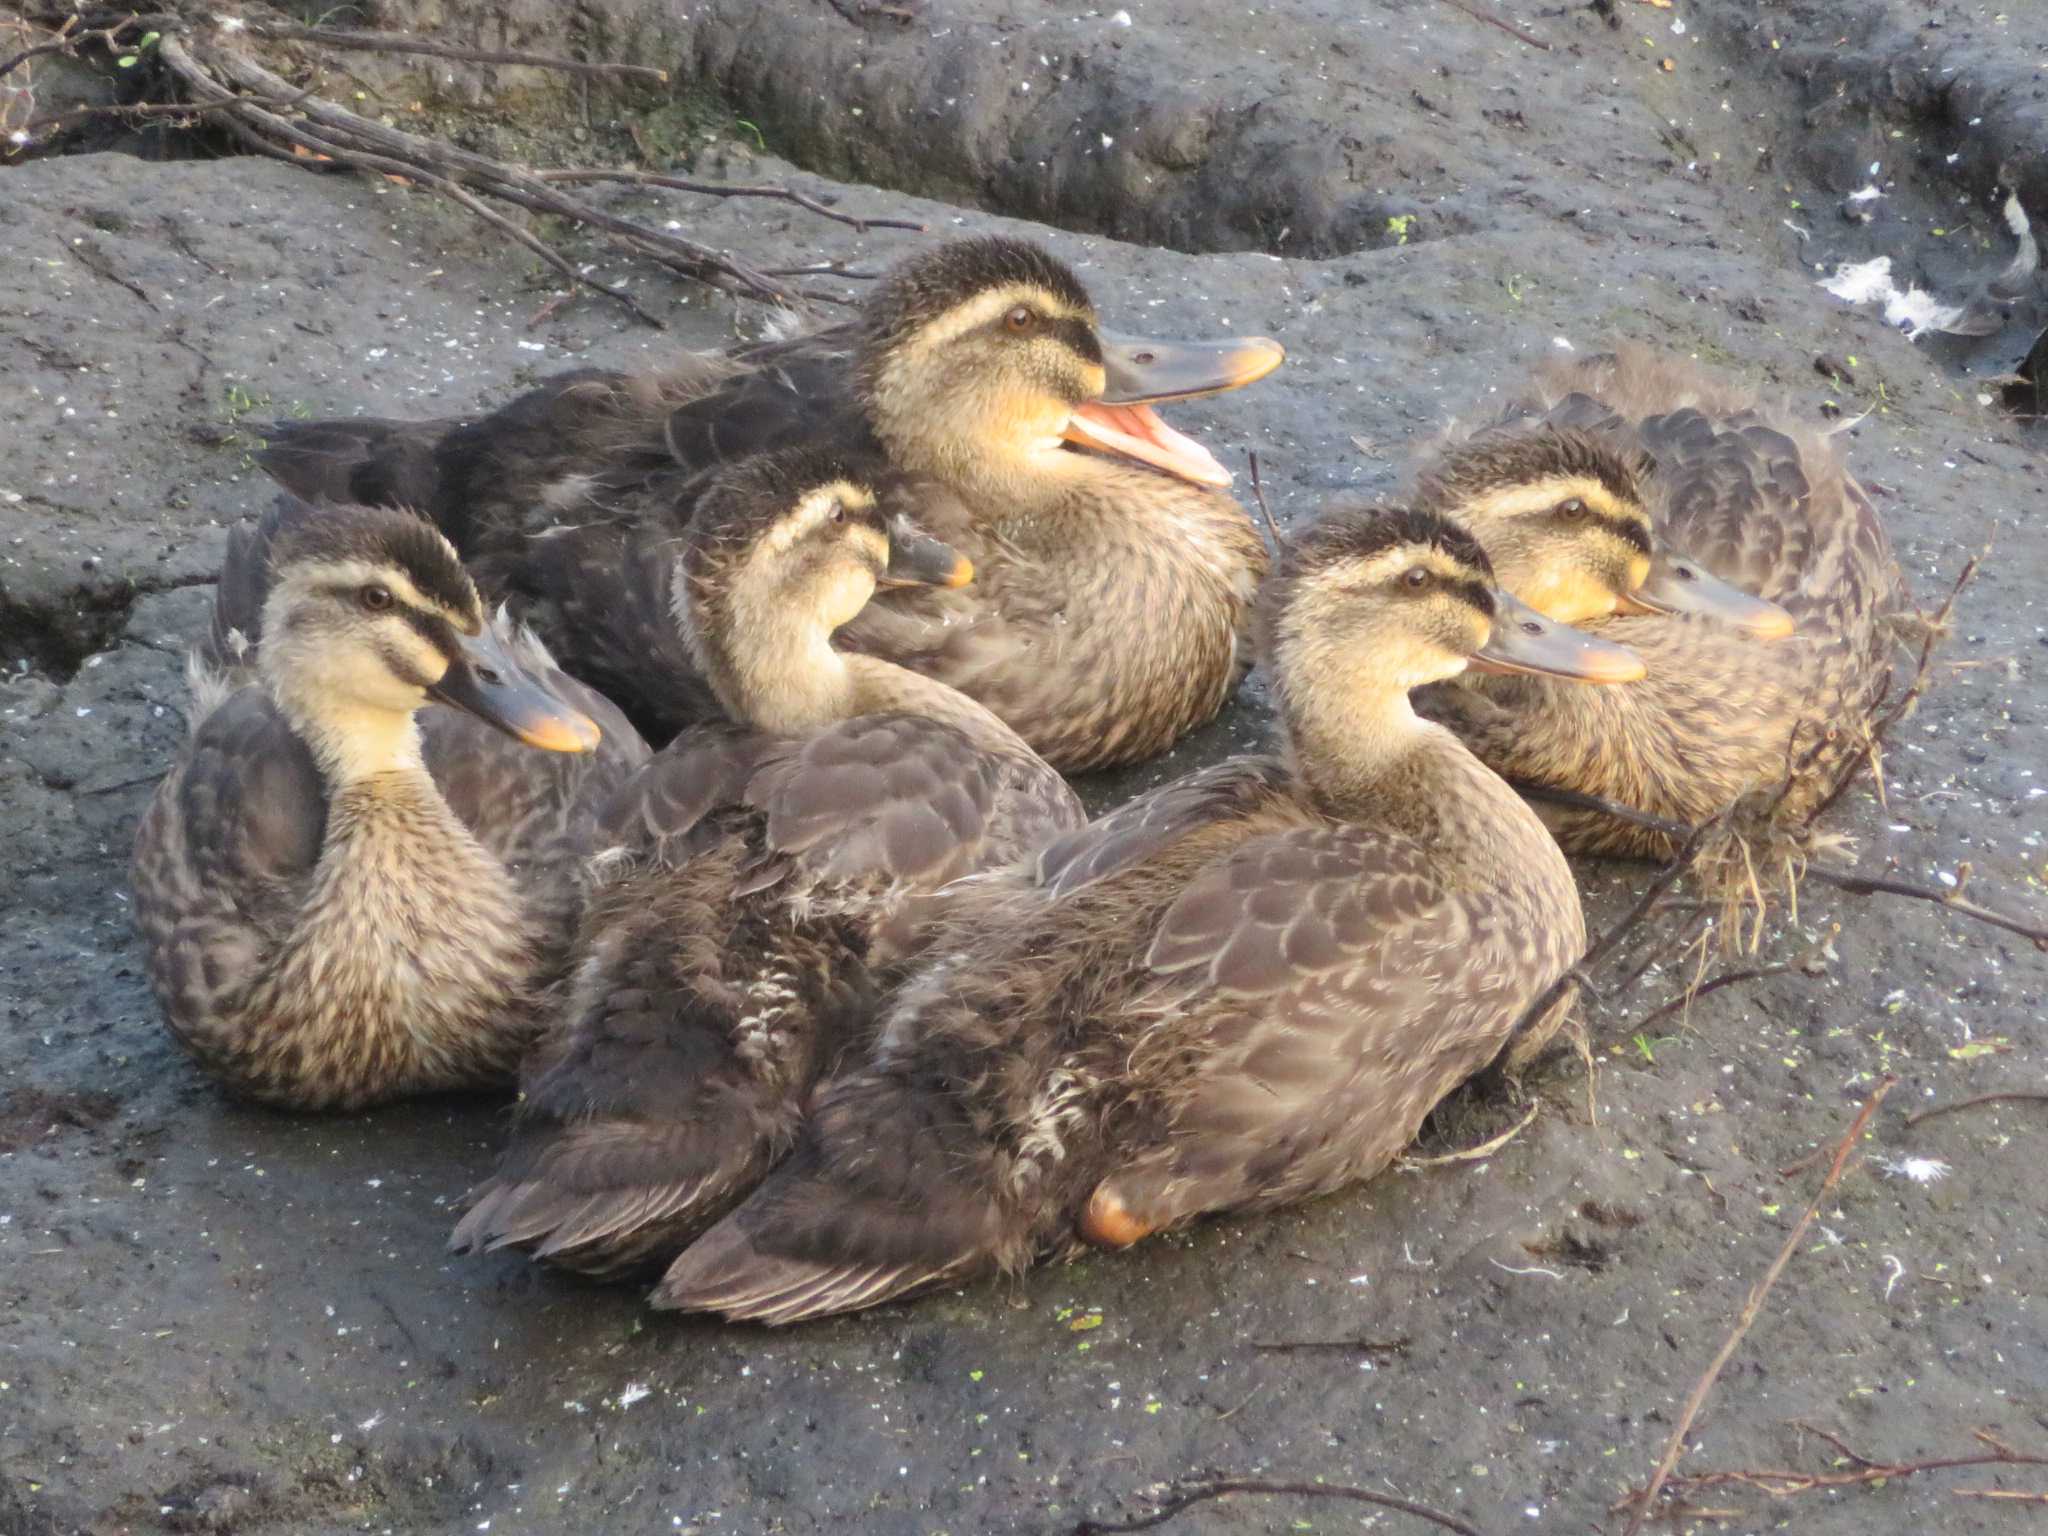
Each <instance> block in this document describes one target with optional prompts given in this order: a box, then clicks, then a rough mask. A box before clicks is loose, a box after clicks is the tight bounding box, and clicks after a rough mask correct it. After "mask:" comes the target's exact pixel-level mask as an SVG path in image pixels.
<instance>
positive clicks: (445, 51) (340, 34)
mask: <svg viewBox="0 0 2048 1536" xmlns="http://www.w3.org/2000/svg"><path fill="white" fill-rule="evenodd" d="M247 31H248V33H249V35H250V36H251V37H261V38H267V39H269V40H270V41H271V42H274V43H319V44H321V45H322V46H324V47H328V48H340V49H342V50H344V51H347V52H356V53H419V54H425V55H427V56H428V57H429V58H436V59H455V60H457V61H458V62H461V63H464V64H526V65H530V66H532V67H533V68H535V69H558V70H563V71H565V72H567V73H569V74H572V75H625V76H629V77H632V78H635V79H641V80H652V81H655V82H656V83H658V84H661V85H666V84H668V71H667V70H665V69H656V68H654V67H653V66H652V65H648V64H609V63H592V62H590V61H588V60H585V59H560V58H555V57H553V56H552V55H549V54H545V53H506V52H491V51H487V50H484V49H478V48H458V47H456V46H455V45H454V44H452V43H433V42H428V41H427V40H426V39H425V38H422V37H414V36H412V35H411V34H410V33H407V32H351V31H346V30H344V29H342V28H339V27H289V26H283V25H281V24H278V23H275V22H267V21H252V22H249V23H248V24H247Z"/></svg>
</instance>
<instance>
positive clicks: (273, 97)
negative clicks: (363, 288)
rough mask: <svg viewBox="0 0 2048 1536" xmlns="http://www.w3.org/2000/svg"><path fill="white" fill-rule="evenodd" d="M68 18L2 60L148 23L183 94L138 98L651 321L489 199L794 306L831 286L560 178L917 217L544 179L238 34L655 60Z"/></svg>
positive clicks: (778, 192) (210, 22)
mask: <svg viewBox="0 0 2048 1536" xmlns="http://www.w3.org/2000/svg"><path fill="white" fill-rule="evenodd" d="M72 23H73V24H72V29H71V30H70V31H69V32H67V33H66V34H64V35H63V36H61V37H59V38H56V39H53V40H50V41H47V42H45V43H42V44H38V45H37V46H36V47H35V48H34V49H31V50H28V51H27V52H25V53H24V54H22V55H21V56H20V57H19V58H17V59H13V60H10V61H9V63H8V67H9V68H12V67H14V66H15V65H16V64H18V63H19V62H21V61H22V60H23V59H26V58H30V57H34V56H36V55H37V54H39V53H46V52H77V51H79V50H80V49H81V48H83V47H85V46H87V45H98V46H103V47H106V48H108V49H109V50H114V49H122V48H128V47H134V46H138V45H140V44H141V43H143V42H145V41H149V34H152V33H154V34H155V38H154V43H155V48H156V56H157V57H158V58H159V59H161V61H162V63H163V66H164V72H165V75H166V77H167V78H168V80H169V81H170V82H172V84H173V88H174V90H175V91H176V92H177V93H179V94H182V95H183V96H184V97H186V98H188V100H187V101H184V102H177V103H172V102H162V103H149V104H148V105H147V108H146V110H148V111H150V112H156V113H160V114H161V115H164V116H169V117H174V118H175V117H176V116H178V115H179V111H180V110H182V111H183V112H186V113H190V114H192V115H195V116H199V115H204V116H206V117H208V118H209V119H210V120H212V121H215V122H218V123H219V124H220V125H221V126H222V127H224V128H225V129H226V130H227V131H228V132H229V133H231V134H233V135H234V136H235V137H236V138H237V139H239V140H241V141H242V142H243V143H244V144H245V145H247V146H248V147H249V148H251V149H253V150H256V151H257V152H259V153H262V154H266V155H269V156H272V157H273V158H277V159H281V160H285V161H287V162H288V163H290V164H293V165H297V166H299V167H301V168H303V169H307V170H315V171H319V170H334V169H338V168H346V169H349V170H353V171H358V172H361V173H363V174H368V175H377V176H383V177H386V178H388V179H390V180H392V181H395V182H398V183H399V184H401V185H405V186H411V187H417V188H419V189H420V190H422V191H426V192H431V193H435V194H438V195H440V196H442V197H445V198H447V199H448V200H449V201H451V202H453V203H455V204H456V205H457V206H459V207H461V208H463V209H464V210H465V211H467V212H468V213H470V214H471V215H473V216H474V217H476V218H478V219H479V220H481V221H482V222H484V223H485V224H487V225H489V226H490V227H491V228H492V229H494V230H497V231H498V232H499V233H501V234H503V235H505V236H506V237H507V238H509V239H512V240H514V241H516V242H517V243H519V244H520V245H522V246H524V247H526V248H527V249H528V250H530V251H532V252H533V253H534V254H535V255H536V256H538V257H539V258H540V259H541V260H543V261H544V262H546V263H547V264H548V265H549V266H550V267H552V268H554V270H555V271H556V272H558V273H560V274H561V275H562V276H563V277H564V278H565V279H566V280H567V281H569V282H570V283H571V284H572V285H575V286H580V287H584V288H589V289H592V290H594V291H596V292H599V293H602V294H604V295H605V296H606V297H608V298H610V299H612V300H614V301H615V302H617V303H619V304H621V305H623V306H625V307H626V308H627V309H628V310H629V311H630V312H631V313H633V314H634V315H635V316H636V317H637V318H639V319H641V320H643V321H646V322H647V323H649V324H651V325H656V326H659V325H660V324H661V322H660V321H659V320H658V319H656V318H655V317H654V316H653V315H652V314H650V313H649V312H648V311H647V310H646V309H644V308H643V307H641V305H640V304H639V303H638V302H637V301H636V300H635V299H634V298H633V297H632V296H631V295H630V294H628V293H627V292H626V291H625V290H624V289H622V288H620V287H616V286H614V285H612V284H608V283H604V282H601V281H599V280H598V279H596V278H594V277H592V276H590V275H589V274H588V273H586V272H585V271H583V270H582V269H581V268H580V267H578V266H577V265H576V264H575V263H573V262H572V261H571V260H570V259H569V258H568V257H567V256H566V255H564V254H563V253H562V252H561V251H559V250H557V249H556V248H555V247H554V246H552V245H550V244H549V243H548V242H547V241H545V240H543V239H541V238H540V236H538V235H537V234H535V233H533V232H532V231H531V230H528V229H525V228H523V227H522V226H520V225H519V224H517V223H515V222H514V221H513V220H511V219H509V218H507V217H506V215H505V214H504V213H503V212H500V211H498V209H499V207H502V206H503V205H507V204H509V205H512V206H513V207H517V208H521V209H524V210H526V211H527V212H529V213H536V214H542V215H546V216H550V217H554V218H559V219H561V220H563V221H565V222H567V223H569V224H573V225H578V226H580V227H582V228H584V229H588V230H591V231H593V232H595V233H596V234H598V235H600V236H602V237H603V238H604V239H605V240H607V241H608V242H609V243H610V244H611V245H612V246H613V247H615V248H616V249H618V250H620V251H622V252H625V253H628V254H630V255H632V256H636V257H640V258H643V259H646V260H650V261H653V262H655V263H657V264H659V265H660V266H662V267H664V268H666V269H667V270H669V271H670V272H673V273H675V274H677V275H678V276H681V277H685V278H689V279H691V280H693V281H697V282H703V283H707V284H709V285H711V286H713V287H716V288H720V289H723V290H725V291H726V292H729V293H732V294H735V295H737V296H739V297H743V298H750V299H756V300H760V301H762V302H765V303H771V304H776V305H780V306H784V307H790V308H799V309H800V308H803V307H805V305H806V303H807V301H810V300H822V301H826V302H840V301H839V300H838V299H837V298H836V297H835V296H834V295H830V294H825V293H816V292H812V291H809V290H802V289H795V288H791V287H789V286H788V285H787V284H786V283H784V282H783V281H782V280H781V279H780V277H779V276H778V275H776V274H772V273H769V272H765V271H761V270H759V269H757V268H755V267H752V266H750V265H749V264H747V263H745V262H743V261H741V260H739V259H737V258H735V257H732V256H729V255H726V254H723V253H721V252H719V251H715V250H713V249H711V248H710V247H709V246H706V245H702V244H699V243H698V242H696V241H693V240H690V239H688V238H686V237H684V236H682V235H680V234H677V233H676V232H674V231H673V230H665V229H657V228H654V227H652V226H650V225H647V224H643V223H640V222H638V221H636V220H633V219H630V218H624V217H621V216H619V215H617V214H614V213H611V212H609V211H608V210H606V209H604V208H601V207H599V206H598V205H596V204H595V203H592V202H590V201H588V200H586V199H585V198H583V197H580V196H578V195H577V194H575V193H574V192H572V191H570V190H568V186H569V185H572V184H574V183H576V182H578V181H598V180H603V181H620V182H633V181H638V182H643V183H648V184H656V185H659V184H662V183H663V182H665V181H666V182H674V183H676V184H677V185H679V186H682V187H684V188H686V189H687V190H690V191H695V192H699V193H703V194H706V195H710V196H735V197H775V198H778V199H780V200H781V201H785V202H789V203H791V204H793V205H795V206H798V207H801V208H804V209H806V210H808V211H811V212H814V213H818V214H821V215H822V216H824V217H827V218H831V219H835V220H837V221H838V222H841V223H845V224H850V225H852V226H854V227H856V228H871V227H876V226H886V227H890V228H897V227H902V228H910V229H916V228H918V227H920V226H918V225H915V224H911V223H908V222H907V221H903V220H875V219H860V218H857V217H854V216H852V215H848V214H843V213H839V212H836V211H834V210H831V209H828V208H826V207H825V206H824V205H823V204H822V203H819V202H818V201H817V200H816V199H814V198H810V197H807V196H805V195H803V194H801V193H798V192H794V191H790V190H787V189H782V188H774V187H757V186H738V187H725V186H721V185H719V184H717V183H715V182H680V181H678V180H677V179H676V178H662V177H659V176H656V175H654V174H653V173H647V172H637V171H616V172H614V171H603V170H595V169H579V170H575V171H571V172H569V173H566V174H565V175H562V176H559V177H553V178H551V177H550V174H549V173H547V172H535V171H533V170H529V169H527V168H526V167H523V166H518V165H512V164H508V163H505V162H502V161H498V160H493V159H491V158H490V157H489V156H486V155H481V154H477V153H475V152H474V151H470V150H465V149H461V148H458V147H457V146H455V145H452V144H448V143H444V142H441V141H438V140H434V139H428V138H423V137H420V136H419V135H416V134H413V133H408V132H406V131H405V130H403V129H400V128H395V127H391V126H389V125H387V124H385V123H383V122H380V121H378V120H377V119H375V118H371V117H366V116H363V115H362V114H360V113H357V112H353V111H351V110H349V109H348V108H347V107H344V106H342V105H340V104H339V103H337V102H333V101H330V100H327V99H326V98H324V97H321V96H319V95H317V94H315V93H314V91H313V90H312V88H310V87H309V88H307V89H305V90H300V91H296V92H295V91H294V89H293V88H292V87H291V86H290V85H289V84H288V83H287V82H285V81H284V80H283V79H281V78H280V77H279V76H277V75H276V74H273V73H272V72H271V71H270V70H268V69H266V68H265V67H264V66H263V65H262V64H260V63H258V62H257V61H256V60H255V59H253V58H252V57H250V56H249V55H248V54H247V53H245V52H243V51H242V49H241V46H240V45H241V44H243V43H246V42H247V41H249V40H251V39H270V40H279V41H291V42H306V43H313V44H318V45H324V46H328V47H337V48H357V47H359V48H365V49H373V50H377V51H385V52H408V53H421V54H427V55H431V56H434V57H444V58H459V59H467V60H473V61H476V62H482V63H513V64H528V65H534V66H538V67H544V68H557V69H573V70H575V71H576V72H578V73H582V74H584V75H585V76H586V77H588V76H589V75H591V74H594V73H595V74H621V73H624V74H632V75H640V76H648V77H654V78H661V77H662V72H661V71H659V70H653V69H649V68H646V67H644V66H639V65H610V64H590V65H585V64H582V63H580V62H579V61H575V60H566V59H556V58H552V57H549V56H546V55H539V54H517V53H498V52H491V51H488V50H478V49H469V48H461V47H457V46H455V45H452V44H442V43H438V42H433V41H431V40H426V39H418V38H410V37H403V36H399V35H397V34H389V33H376V32H365V33H357V32H337V31H334V30H332V29H328V28H320V27H296V26H288V25H284V24H282V23H276V24H273V23H269V22H244V21H241V20H240V19H238V18H235V19H230V20H229V21H225V22H223V21H220V20H218V19H216V18H212V17H204V18H202V17H198V16H192V17H187V16H182V15H171V14H165V15H138V14H136V13H133V12H120V11H111V10H110V11H103V12H97V13H87V14H86V15H84V16H83V18H77V17H74V18H72ZM0 73H4V71H0ZM493 205H497V206H493Z"/></svg>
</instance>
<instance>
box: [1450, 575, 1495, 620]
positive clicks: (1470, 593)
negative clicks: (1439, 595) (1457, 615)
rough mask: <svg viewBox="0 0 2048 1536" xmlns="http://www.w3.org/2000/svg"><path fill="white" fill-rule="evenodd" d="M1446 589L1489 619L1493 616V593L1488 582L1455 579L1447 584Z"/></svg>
mask: <svg viewBox="0 0 2048 1536" xmlns="http://www.w3.org/2000/svg"><path fill="white" fill-rule="evenodd" d="M1444 590H1445V591H1447V592H1449V593H1450V594H1451V596H1453V597H1455V598H1456V599H1457V600H1458V601H1459V602H1461V603H1465V604H1468V605H1470V606H1471V607H1473V608H1475V609H1477V610H1478V611H1479V612H1481V613H1483V614H1485V615H1486V616H1487V617H1488V618H1489V619H1490V618H1492V617H1493V593H1492V592H1490V591H1489V590H1487V587H1486V584H1485V583H1484V582H1479V581H1453V582H1447V583H1446V584H1445V587H1444Z"/></svg>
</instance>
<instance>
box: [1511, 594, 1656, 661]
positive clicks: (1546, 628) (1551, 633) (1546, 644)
mask: <svg viewBox="0 0 2048 1536" xmlns="http://www.w3.org/2000/svg"><path fill="white" fill-rule="evenodd" d="M1493 601H1494V615H1493V634H1492V635H1491V636H1490V637H1488V639H1487V642H1486V644H1485V645H1484V646H1482V647H1481V648H1480V649H1479V650H1478V651H1477V652H1476V653H1474V655H1473V657H1472V660H1471V663H1470V665H1471V668H1472V670H1473V671H1475V672H1507V673H1522V674H1525V675H1529V676H1534V677H1561V678H1569V679H1570V680H1571V681H1573V682H1579V683H1633V682H1637V681H1639V680H1640V679H1641V678H1642V677H1643V675H1644V673H1645V672H1646V671H1647V670H1648V669H1647V668H1645V667H1644V665H1643V658H1642V657H1640V656H1638V655H1637V654H1636V653H1635V652H1634V651H1632V650H1630V649H1629V648H1628V647H1627V646H1625V645H1616V644H1615V643H1614V642H1613V641H1611V640H1602V639H1600V638H1599V637H1598V636H1596V635H1589V634H1587V633H1585V632H1584V631H1583V630H1577V629H1573V628H1572V627H1571V626H1570V625H1569V624H1560V623H1558V622H1557V621H1556V620H1555V619H1546V618H1545V617H1544V616H1543V615H1542V614H1540V613H1538V612H1537V611H1536V610H1535V609H1534V608H1531V607H1530V606H1529V605H1528V604H1527V603H1525V602H1523V601H1522V600H1521V599H1520V598H1517V597H1514V596H1512V595H1510V594H1509V593H1506V592H1501V591H1496V592H1495V593H1494V594H1493Z"/></svg>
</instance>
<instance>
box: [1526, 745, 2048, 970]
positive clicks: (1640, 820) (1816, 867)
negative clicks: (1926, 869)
mask: <svg viewBox="0 0 2048 1536" xmlns="http://www.w3.org/2000/svg"><path fill="white" fill-rule="evenodd" d="M1514 788H1515V791H1516V793H1518V794H1521V795H1525V796H1527V797H1528V798H1530V799H1533V800H1545V801H1549V802H1551V803H1553V804H1557V805H1569V806H1571V807H1573V808H1574V809H1576V810H1586V811H1599V812H1600V813H1602V814H1603V815H1607V816H1613V817H1616V818H1617V819H1619V820H1622V821H1626V822H1629V823H1632V824H1633V825H1635V826H1639V827H1648V828H1650V829H1652V830H1653V831H1657V832H1662V833H1664V834H1665V835H1666V836H1667V837H1678V836H1683V835H1684V834H1685V832H1686V826H1685V823H1683V822H1678V821H1672V820H1670V819H1668V818H1666V817H1663V816H1653V815H1651V814H1650V813H1649V812H1648V811H1639V810H1637V809H1635V807H1633V806H1629V805H1624V804H1622V803H1621V802H1620V801H1619V800H1609V799H1607V798H1606V797H1604V796H1601V795H1588V794H1582V793H1581V792H1580V791H1578V790H1574V789H1553V788H1551V787H1550V786H1548V785H1544V784H1525V783H1521V782H1519V781H1518V782H1516V783H1515V786H1514ZM1806 875H1807V877H1808V878H1809V879H1814V880H1818V881H1820V882H1821V883H1822V884H1823V885H1832V886H1834V887H1836V888H1837V889H1838V890H1842V891H1846V892H1848V893H1849V894H1850V895H1852V896H1906V897H1910V898H1912V899H1913V900H1916V901H1931V902H1933V903H1934V904H1935V905H1936V906H1940V907H1947V908H1948V909H1949V910H1950V911H1951V912H1955V913H1957V914H1958V915H1960V916H1963V917H1972V918H1975V919H1976V920H1977V921H1978V922H1980V923H1989V924H1991V926H1992V927H1994V928H2003V929H2005V930H2006V931H2007V932H2009V933H2016V934H2018V935H2019V936H2020V937H2021V938H2023V939H2026V940H2028V941H2029V942H2030V943H2032V944H2033V946H2034V947H2035V948H2036V949H2042V950H2048V927H2043V926H2042V925H2040V924H2038V923H2030V922H2027V921H2026V920H2025V919H2023V918H2017V917H2011V916H2008V915H2007V914H2005V913H2003V912H1998V911H1995V910H1993V909H1992V908H1990V907H1985V906H1980V905H1978V904H1977V903H1976V902H1974V901H1969V900H1967V899H1965V898H1964V896H1963V894H1962V892H1961V890H1960V889H1957V890H1953V891H1951V890H1945V889H1943V888H1941V887H1939V886H1933V885H1916V884H1914V883H1913V882H1912V881H1908V880H1893V879H1890V878H1887V877H1884V876H1878V875H1859V874H1856V873H1855V872H1853V871H1850V870H1838V869H1830V868H1828V867H1827V866H1826V865H1825V864H1808V865H1807V866H1806ZM1581 964H1582V965H1583V964H1584V962H1581Z"/></svg>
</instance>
